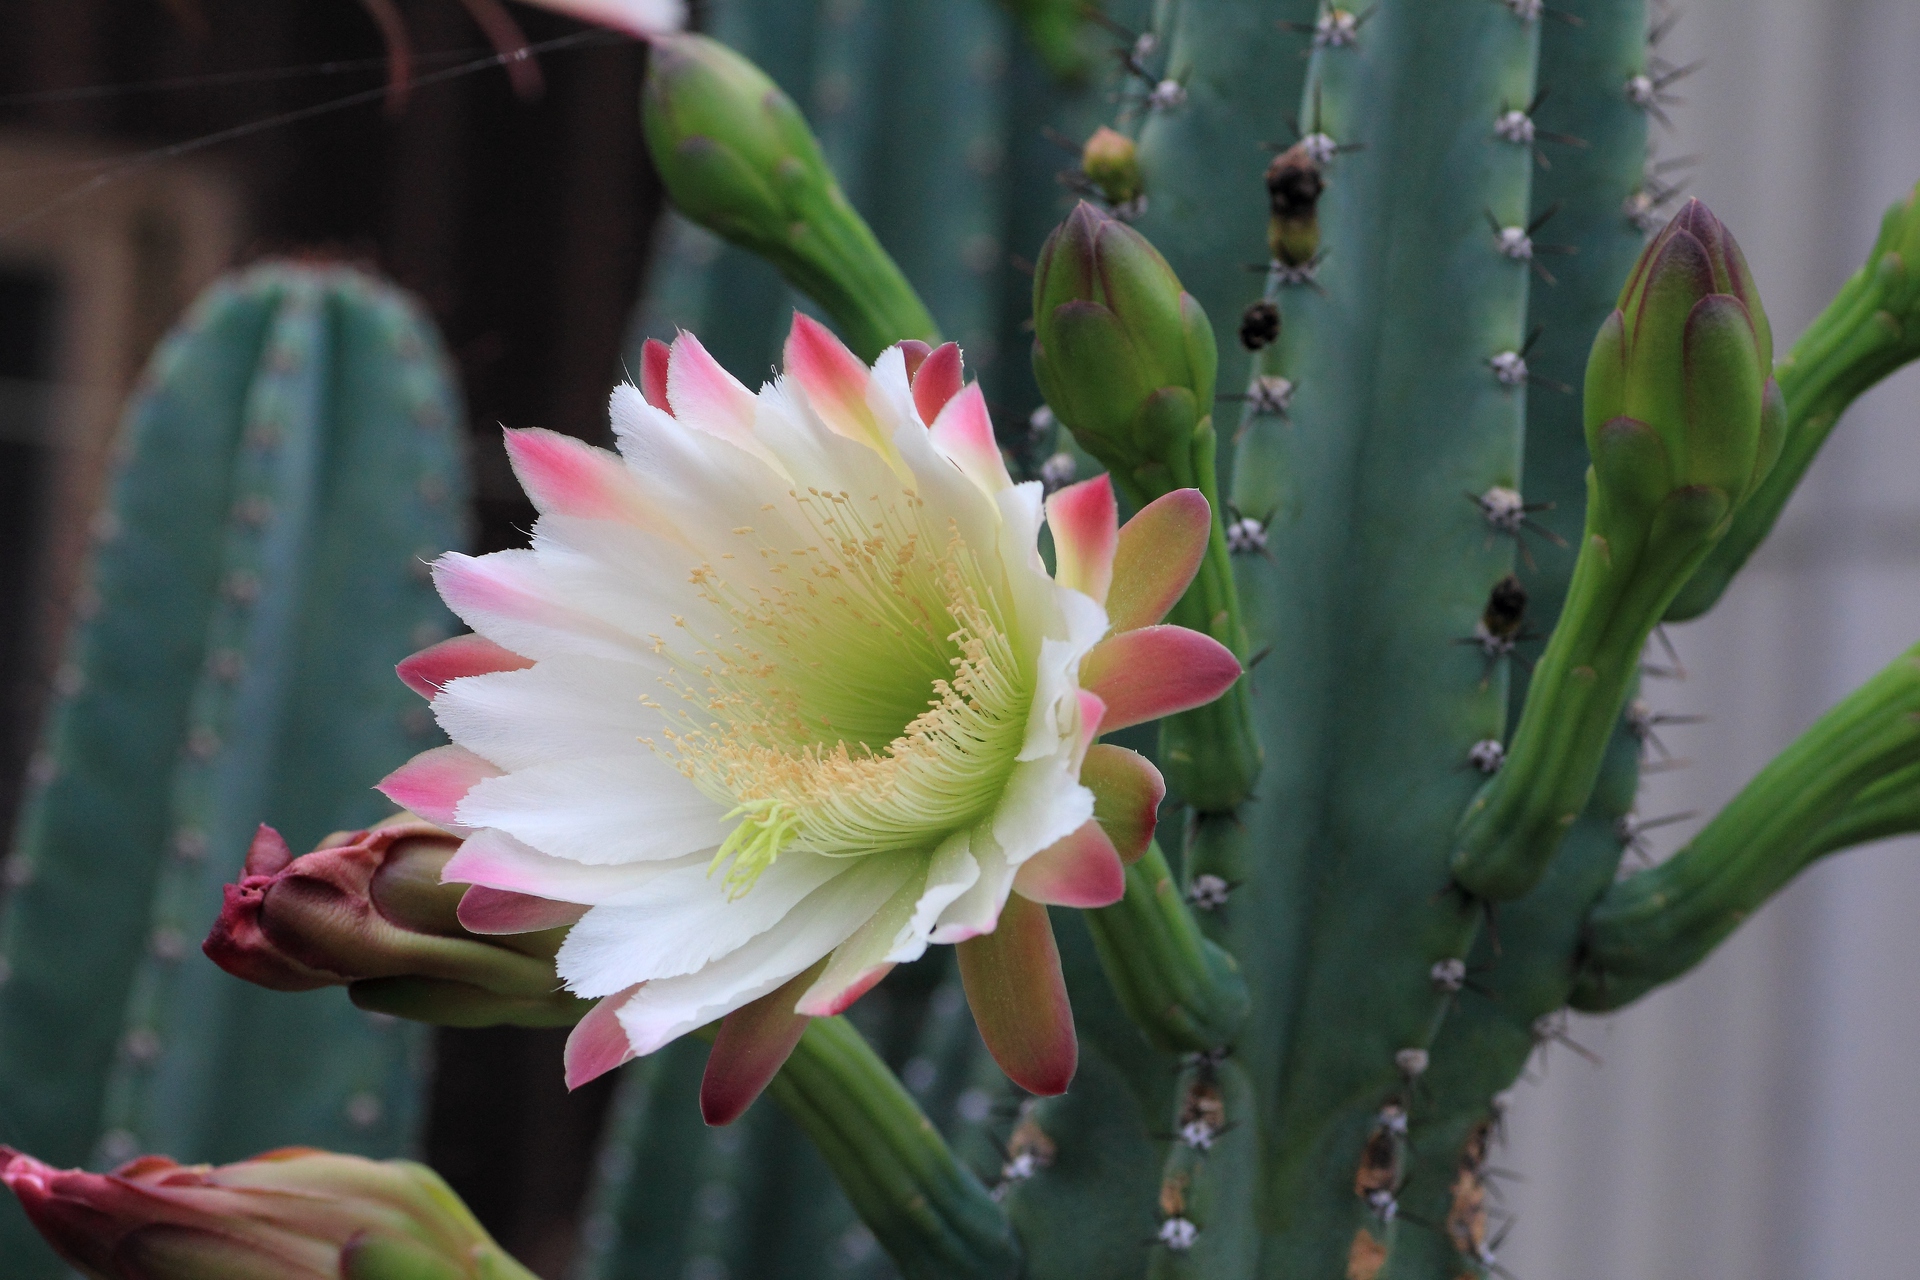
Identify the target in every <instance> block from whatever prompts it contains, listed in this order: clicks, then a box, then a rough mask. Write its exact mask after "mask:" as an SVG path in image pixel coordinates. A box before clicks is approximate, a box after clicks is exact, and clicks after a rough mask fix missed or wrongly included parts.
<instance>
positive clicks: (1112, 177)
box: [1080, 125, 1140, 205]
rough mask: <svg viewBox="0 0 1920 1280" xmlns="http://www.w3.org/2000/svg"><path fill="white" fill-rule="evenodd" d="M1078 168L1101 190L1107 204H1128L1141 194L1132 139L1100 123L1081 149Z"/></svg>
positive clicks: (1137, 162)
mask: <svg viewBox="0 0 1920 1280" xmlns="http://www.w3.org/2000/svg"><path fill="white" fill-rule="evenodd" d="M1080 171H1081V172H1082V173H1084V174H1086V175H1087V181H1089V182H1091V183H1093V185H1094V186H1096V187H1098V188H1099V189H1100V194H1101V195H1103V196H1105V197H1106V198H1107V203H1108V204H1116V205H1119V204H1127V203H1129V202H1130V201H1132V200H1135V199H1137V198H1138V197H1139V195H1140V154H1139V149H1138V148H1137V147H1135V146H1134V143H1133V139H1132V138H1129V137H1128V136H1127V135H1126V134H1124V133H1119V132H1116V131H1115V130H1113V129H1109V128H1108V127H1107V126H1106V125H1101V126H1100V127H1099V128H1098V129H1095V130H1094V131H1093V136H1092V137H1090V138H1088V139H1087V145H1086V146H1085V147H1082V148H1081V150H1080Z"/></svg>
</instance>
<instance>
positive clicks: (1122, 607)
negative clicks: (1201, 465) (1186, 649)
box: [1107, 489, 1213, 631]
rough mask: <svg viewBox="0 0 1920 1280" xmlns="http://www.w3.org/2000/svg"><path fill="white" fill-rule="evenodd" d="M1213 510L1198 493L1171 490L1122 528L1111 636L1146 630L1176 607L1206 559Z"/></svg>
mask: <svg viewBox="0 0 1920 1280" xmlns="http://www.w3.org/2000/svg"><path fill="white" fill-rule="evenodd" d="M1212 532H1213V510H1212V508H1210V507H1208V506H1207V500H1206V498H1205V496H1203V495H1202V494H1201V492H1200V491H1199V490H1198V489H1175V490H1174V491H1173V492H1172V493H1168V494H1162V495H1161V496H1160V497H1158V498H1155V499H1154V500H1153V501H1152V502H1149V503H1148V504H1147V505H1146V506H1144V507H1142V508H1140V510H1139V512H1138V513H1137V514H1136V515H1135V516H1134V517H1133V519H1131V520H1129V521H1127V522H1126V524H1124V525H1122V526H1121V527H1120V541H1119V545H1118V546H1117V547H1116V548H1115V549H1114V555H1113V589H1112V590H1111V591H1109V592H1108V593H1107V618H1108V620H1109V621H1110V622H1112V624H1113V629H1114V630H1115V631H1132V630H1135V629H1136V628H1139V627H1150V626H1152V625H1153V624H1154V623H1156V622H1158V621H1160V620H1161V619H1162V618H1164V617H1166V616H1167V610H1169V609H1171V608H1173V606H1174V605H1176V604H1178V603H1179V602H1180V597H1181V596H1183V595H1185V594H1186V591H1187V584H1189V583H1191V582H1192V581H1193V575H1194V574H1196V573H1198V572H1199V571H1200V562H1201V560H1203V559H1205V558H1206V554H1207V538H1208V536H1209V535H1210V534H1211V533H1212Z"/></svg>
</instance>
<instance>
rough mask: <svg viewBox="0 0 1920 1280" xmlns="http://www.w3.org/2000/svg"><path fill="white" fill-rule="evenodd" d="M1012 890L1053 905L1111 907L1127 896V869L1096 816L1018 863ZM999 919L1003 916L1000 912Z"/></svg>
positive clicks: (1004, 917)
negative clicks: (1018, 867) (1018, 868)
mask: <svg viewBox="0 0 1920 1280" xmlns="http://www.w3.org/2000/svg"><path fill="white" fill-rule="evenodd" d="M1013 887H1014V891H1015V892H1016V893H1018V894H1020V895H1021V896H1023V897H1027V898H1031V899H1033V901H1035V902H1044V903H1046V904H1047V905H1048V906H1054V907H1110V906H1112V905H1113V904H1114V903H1116V902H1118V901H1120V899H1121V898H1122V897H1124V896H1126V892H1127V871H1126V868H1125V867H1124V866H1122V865H1121V863H1120V854H1119V852H1118V851H1117V850H1115V848H1114V847H1113V841H1112V840H1110V839H1108V838H1107V833H1106V830H1105V829H1104V828H1102V827H1101V825H1100V823H1099V821H1098V820H1097V819H1092V818H1090V819H1088V820H1087V822H1086V823H1085V824H1084V825H1082V826H1081V827H1080V829H1079V830H1077V831H1075V832H1074V833H1073V834H1072V835H1070V836H1067V837H1066V838H1065V839H1063V840H1056V841H1054V842H1053V843H1052V844H1050V845H1048V846H1047V847H1046V848H1044V849H1042V850H1041V851H1040V852H1038V853H1036V854H1034V855H1033V856H1032V857H1031V858H1028V859H1027V860H1026V861H1025V862H1023V863H1021V864H1020V870H1019V871H1018V872H1016V873H1015V875H1014V877H1013ZM1001 919H1002V920H1005V919H1006V915H1005V913H1004V912H1003V913H1002V914H1001Z"/></svg>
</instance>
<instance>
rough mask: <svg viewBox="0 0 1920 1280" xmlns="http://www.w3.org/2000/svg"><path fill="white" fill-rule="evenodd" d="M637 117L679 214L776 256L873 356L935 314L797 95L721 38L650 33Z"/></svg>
mask: <svg viewBox="0 0 1920 1280" xmlns="http://www.w3.org/2000/svg"><path fill="white" fill-rule="evenodd" d="M650 59H651V60H650V62H649V65H648V70H647V84H646V89H645V91H644V92H643V93H642V95H641V118H642V123H643V124H644V126H645V130H646V137H647V149H648V150H649V151H650V152H651V153H652V155H653V163H654V166H655V168H657V169H658V170H659V173H660V178H661V181H662V182H664V183H665V184H666V188H667V194H668V195H669V196H671V197H672V199H673V203H674V205H675V207H676V208H678V209H679V210H680V212H682V213H684V214H685V215H687V217H689V218H691V219H693V220H694V221H695V222H698V223H699V224H700V225H702V226H704V227H707V228H709V229H710V230H712V231H715V232H718V233H719V234H720V235H722V236H724V237H726V238H727V239H728V240H731V241H733V242H734V243H736V244H739V245H742V246H744V247H746V248H748V249H750V250H752V251H753V252H754V253H756V254H758V255H760V256H761V257H763V258H766V259H767V260H768V261H770V262H772V263H773V264H774V265H775V266H776V267H778V268H779V269H780V271H781V272H782V273H783V274H784V275H785V276H786V277H787V278H788V279H789V280H790V281H792V282H793V283H794V285H796V286H797V287H798V288H800V289H801V290H802V291H803V292H805V293H807V294H809V295H811V296H812V297H813V298H814V299H815V300H816V301H817V302H819V303H820V304H821V305H822V306H823V307H825V308H826V309H827V311H828V313H829V314H830V315H831V316H832V317H833V319H834V321H835V322H836V323H838V324H839V325H840V326H841V328H842V329H843V330H845V331H846V335H847V338H848V341H849V342H850V343H851V344H852V346H853V348H854V350H855V351H857V352H859V353H860V355H861V356H862V357H864V358H866V359H869V360H871V359H873V358H874V357H876V356H877V355H879V354H880V352H881V350H883V349H884V348H886V347H888V346H891V345H892V344H893V343H895V342H898V341H899V340H900V339H902V338H906V337H914V338H931V337H933V336H934V334H935V328H934V323H933V318H932V317H931V316H929V315H928V314H927V310H926V308H925V307H924V306H922V305H921V303H920V300H919V298H918V297H917V296H916V295H915V294H914V292H913V289H912V288H911V287H910V286H909V285H908V284H907V282H906V279H905V277H903V276H902V275H901V274H900V269H899V268H898V267H897V266H895V265H894V262H893V260H892V259H891V258H889V257H888V256H887V254H886V251H885V250H884V249H882V248H881V247H880V243H879V241H877V240H876V239H874V236H873V232H872V231H871V230H870V229H869V228H868V227H867V224H866V223H865V222H863V221H862V220H861V218H860V215H859V214H858V213H856V212H854V210H853V207H852V206H851V205H849V204H848V203H847V199H846V196H845V195H844V194H842V193H841V190H840V185H839V183H838V182H836V181H835V180H834V176H833V171H832V170H831V169H830V168H828V166H827V161H826V158H825V157H824V156H823V155H821V153H820V144H819V142H818V141H817V140H816V139H815V138H814V136H813V131H812V130H811V129H809V128H808V127H807V121H806V118H805V117H804V116H802V115H801V114H800V109H799V108H798V107H796V106H794V104H793V100H792V99H791V98H789V97H787V95H786V94H785V93H783V92H781V90H780V86H778V85H776V84H775V83H774V82H773V81H772V80H770V79H769V78H768V77H767V76H766V74H765V73H764V72H762V71H761V70H760V68H758V67H756V66H754V65H753V63H751V62H749V61H748V60H747V59H745V58H743V57H741V56H740V55H739V54H737V53H735V52H734V51H733V50H731V49H729V48H727V47H726V46H725V45H723V44H721V43H720V42H719V41H717V40H711V39H709V38H707V37H706V36H700V35H670V36H658V37H656V38H655V39H654V40H653V42H652V53H651V55H650Z"/></svg>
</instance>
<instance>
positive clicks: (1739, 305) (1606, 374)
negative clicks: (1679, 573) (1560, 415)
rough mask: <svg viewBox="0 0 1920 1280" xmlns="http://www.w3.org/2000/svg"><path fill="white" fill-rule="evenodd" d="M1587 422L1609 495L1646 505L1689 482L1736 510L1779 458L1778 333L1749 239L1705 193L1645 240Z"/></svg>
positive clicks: (1605, 351) (1603, 334) (1726, 511)
mask: <svg viewBox="0 0 1920 1280" xmlns="http://www.w3.org/2000/svg"><path fill="white" fill-rule="evenodd" d="M1586 424H1587V444H1588V448H1589V450H1590V451H1591V452H1592V454H1593V460H1594V470H1595V474H1596V476H1597V478H1598V480H1599V483H1600V488H1601V493H1602V496H1603V498H1604V499H1605V500H1607V501H1608V502H1609V503H1610V505H1615V506H1616V507H1617V508H1624V509H1630V510H1637V511H1640V512H1643V513H1644V512H1650V511H1651V509H1652V508H1653V507H1655V506H1656V505H1658V504H1659V503H1661V502H1662V501H1664V500H1665V499H1666V498H1667V497H1668V495H1670V494H1672V493H1674V492H1675V491H1676V490H1680V489H1691V490H1698V491H1703V492H1702V494H1701V498H1702V499H1703V500H1705V499H1706V498H1707V497H1708V496H1709V495H1713V494H1717V495H1718V500H1715V501H1713V502H1712V503H1711V504H1710V505H1712V506H1715V507H1718V508H1720V509H1721V515H1722V516H1729V515H1731V514H1732V512H1733V511H1734V510H1735V509H1736V508H1738V506H1739V505H1740V503H1741V501H1742V500H1743V499H1744V498H1745V497H1746V496H1747V495H1748V494H1749V493H1751V492H1753V490H1754V489H1755V488H1756V487H1757V486H1758V485H1759V483H1760V481H1761V480H1763V479H1765V478H1766V474H1767V472H1768V470H1769V469H1771V468H1772V466H1773V464H1774V460H1775V459H1776V458H1778V457H1779V454H1780V444H1781V440H1782V438H1783V434H1784V431H1785V407H1784V405H1783V403H1782V401H1781V399H1780V390H1779V387H1778V386H1777V385H1776V384H1775V382H1774V380H1773V333H1772V330H1771V329H1770V328H1769V327H1768V324H1767V314H1766V311H1765V309H1764V308H1763V307H1762V306H1761V304H1760V294H1759V290H1758V289H1756V288H1755V286H1754V282H1753V277H1752V275H1751V273H1750V272H1748V270H1747V264H1746V259H1745V258H1743V257H1742V256H1741V254H1740V247H1739V246H1738V245H1737V244H1735V243H1734V240H1733V236H1732V235H1731V234H1730V233H1729V232H1728V231H1727V229H1726V227H1724V226H1723V225H1721V223H1720V220H1719V219H1718V218H1715V217H1714V216H1713V214H1712V213H1710V212H1708V210H1707V207H1706V206H1705V205H1703V204H1701V203H1700V202H1699V201H1698V200H1690V201H1688V202H1687V205H1686V207H1685V208H1684V209H1682V210H1680V212H1679V213H1678V214H1676V215H1674V218H1673V221H1672V222H1670V223H1668V224H1667V227H1666V229H1665V230H1663V231H1662V232H1661V233H1660V234H1659V235H1658V236H1656V237H1655V238H1654V240H1653V242H1652V243H1650V244H1649V245H1648V246H1647V247H1646V250H1645V251H1644V252H1643V253H1642V254H1641V255H1640V260H1639V262H1638V263H1637V264H1635V266H1634V270H1633V274H1632V275H1631V276H1630V277H1628V280H1627V284H1626V288H1625V289H1623V290H1622V291H1621V293H1620V302H1619V305H1618V306H1617V308H1616V309H1615V310H1614V312H1613V314H1612V315H1611V316H1609V317H1608V318H1607V320H1606V323H1604V324H1603V325H1602V326H1601V328H1600V333H1599V336H1598V337H1597V338H1595V340H1594V344H1593V351H1592V354H1591V356H1590V357H1589V359H1588V362H1587V386H1586Z"/></svg>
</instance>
